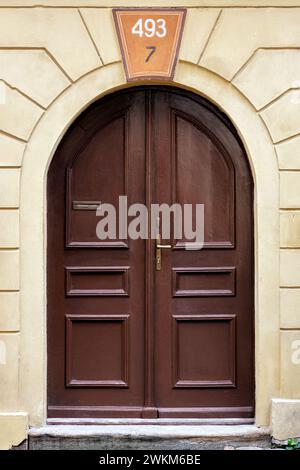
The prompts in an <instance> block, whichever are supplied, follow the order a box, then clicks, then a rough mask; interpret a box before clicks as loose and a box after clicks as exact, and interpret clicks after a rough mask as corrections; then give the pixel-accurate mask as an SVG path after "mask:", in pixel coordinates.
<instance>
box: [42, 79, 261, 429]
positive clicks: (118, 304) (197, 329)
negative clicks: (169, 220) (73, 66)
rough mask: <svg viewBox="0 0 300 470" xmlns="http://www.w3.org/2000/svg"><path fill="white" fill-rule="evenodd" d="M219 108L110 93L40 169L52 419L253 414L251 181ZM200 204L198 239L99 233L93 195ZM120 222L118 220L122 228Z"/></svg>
mask: <svg viewBox="0 0 300 470" xmlns="http://www.w3.org/2000/svg"><path fill="white" fill-rule="evenodd" d="M252 186H253V185H252V178H251V174H250V170H249V166H248V163H247V159H246V156H245V154H244V151H243V148H242V146H241V144H240V142H239V139H238V137H237V135H236V133H235V131H234V129H233V128H232V126H231V124H230V123H229V122H228V120H227V118H226V117H225V116H224V115H223V114H222V113H221V112H219V111H218V110H217V109H216V108H214V107H213V106H212V105H210V104H209V103H207V102H206V101H205V100H203V99H201V98H199V97H197V96H195V95H193V94H191V93H187V92H183V91H179V90H176V89H172V88H167V87H144V88H133V89H130V90H126V91H122V92H119V93H115V94H113V95H109V96H107V97H105V98H103V99H102V100H100V101H99V102H97V103H95V104H94V105H92V106H91V107H90V108H89V109H88V110H87V111H86V112H84V113H83V114H82V115H81V116H80V117H79V118H78V119H77V121H76V122H75V123H74V124H73V125H72V127H71V128H70V129H69V131H68V132H67V134H66V136H65V137H64V139H63V141H62V143H61V144H60V146H59V148H58V150H57V152H56V155H55V156H54V158H53V161H52V163H51V166H50V169H49V174H48V188H47V198H48V216H47V223H48V242H47V243H48V260H47V263H48V275H47V291H48V330H47V332H48V333H47V334H48V416H49V417H50V418H51V417H52V418H53V417H56V418H57V417H62V418H63V417H142V418H156V417H178V418H191V417H194V418H195V417H196V418H197V417H198V418H200V417H206V418H207V417H211V418H232V417H235V418H244V419H248V420H249V419H251V418H253V415H254V366H253V362H254V352H253V349H254V348H253V337H254V306H253V216H252V204H253V200H252V198H253V194H252V193H253V187H252ZM120 195H126V196H127V197H128V205H131V204H134V203H143V204H145V205H146V206H147V207H148V208H150V206H151V204H153V203H158V204H162V203H167V204H169V205H171V204H172V203H174V202H177V203H179V204H182V205H183V204H188V203H189V204H200V203H201V204H204V222H205V229H204V233H205V237H204V238H205V241H204V247H203V249H201V250H198V251H195V250H186V249H185V248H184V244H183V243H182V242H183V241H184V240H176V239H174V237H172V235H171V237H170V240H162V242H163V243H166V244H171V245H172V249H166V250H162V266H161V270H160V271H158V270H156V264H155V254H156V250H155V240H152V239H147V240H144V239H136V240H133V239H129V238H128V239H119V238H116V239H115V238H114V237H111V238H108V239H106V240H100V239H99V238H98V237H97V235H96V226H97V223H98V221H99V217H97V215H96V207H97V205H99V203H100V202H101V203H110V204H113V205H114V206H115V207H116V209H117V208H118V203H119V196H120ZM117 228H118V227H117Z"/></svg>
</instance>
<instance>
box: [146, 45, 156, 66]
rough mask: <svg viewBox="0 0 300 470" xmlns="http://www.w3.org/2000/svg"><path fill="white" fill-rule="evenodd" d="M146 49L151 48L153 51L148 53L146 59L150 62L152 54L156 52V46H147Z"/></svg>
mask: <svg viewBox="0 0 300 470" xmlns="http://www.w3.org/2000/svg"><path fill="white" fill-rule="evenodd" d="M146 49H149V50H151V52H150V53H149V55H147V57H146V60H145V62H149V60H150V57H151V56H152V55H153V54H154V52H155V51H156V46H146Z"/></svg>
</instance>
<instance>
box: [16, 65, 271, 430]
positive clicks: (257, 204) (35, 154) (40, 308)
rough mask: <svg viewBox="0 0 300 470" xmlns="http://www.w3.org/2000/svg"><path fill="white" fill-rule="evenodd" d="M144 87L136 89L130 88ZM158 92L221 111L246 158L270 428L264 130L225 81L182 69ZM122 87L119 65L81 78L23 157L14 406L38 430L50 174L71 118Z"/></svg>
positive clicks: (258, 363) (262, 417) (259, 393)
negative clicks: (187, 95)
mask: <svg viewBox="0 0 300 470" xmlns="http://www.w3.org/2000/svg"><path fill="white" fill-rule="evenodd" d="M148 83H149V82H148ZM146 84H147V82H141V83H137V84H136V85H146ZM149 84H151V85H153V84H155V83H154V82H151V83H149ZM156 84H158V85H159V83H156ZM164 85H170V86H178V87H181V88H185V89H188V90H190V91H193V92H194V93H196V94H198V95H201V96H204V97H205V98H206V99H208V100H209V101H211V102H212V103H213V104H215V105H216V106H217V107H218V108H220V109H221V110H222V111H223V112H224V113H225V114H227V116H228V118H229V119H230V120H231V122H232V123H233V125H234V126H235V128H236V130H237V132H238V134H239V136H240V138H241V140H242V143H243V145H244V148H245V152H246V154H247V156H248V160H249V164H250V168H251V171H252V176H253V180H254V245H255V247H254V257H255V381H256V412H255V419H256V424H257V425H268V424H269V417H270V405H271V398H272V397H274V396H279V365H280V348H279V210H278V198H279V181H278V168H277V161H276V153H275V150H274V147H273V145H272V142H271V139H270V136H269V133H268V130H267V128H266V127H265V124H264V123H263V121H262V120H261V118H260V116H259V114H258V113H257V112H256V110H255V108H254V107H253V106H252V105H251V104H250V103H249V101H248V100H247V99H246V98H245V97H244V96H243V95H242V94H241V93H240V92H239V91H238V90H237V89H236V88H234V87H233V86H232V84H230V83H228V82H227V81H226V80H224V79H222V78H220V77H219V76H217V75H216V74H214V73H211V72H208V71H207V70H204V69H201V68H199V67H198V66H196V65H194V64H190V63H183V62H182V63H179V64H178V66H177V71H176V74H175V78H174V82H170V83H164ZM126 87H128V84H127V83H126V82H125V77H124V72H123V66H122V64H121V63H113V64H110V65H107V66H105V67H101V68H100V69H97V70H95V71H94V72H91V73H90V74H88V75H86V76H84V77H82V78H81V79H79V80H78V81H77V82H76V83H74V84H73V85H72V86H71V87H69V88H68V89H66V90H65V91H64V92H63V93H62V94H61V95H60V96H59V97H58V98H57V99H56V100H55V101H54V103H53V104H52V105H51V106H50V107H49V109H48V110H47V111H46V112H45V113H44V115H43V116H42V118H41V119H40V121H39V122H38V123H37V125H36V127H35V129H34V130H33V132H32V135H31V138H30V141H29V143H28V144H27V146H26V150H25V153H24V159H23V168H22V173H21V189H20V237H21V251H20V276H21V293H20V308H21V325H22V329H21V344H20V364H19V365H20V388H19V389H20V397H19V403H20V408H21V409H22V410H24V411H26V412H27V413H28V414H29V424H30V425H33V426H41V425H43V424H44V423H45V421H46V416H47V413H46V397H47V370H46V367H47V350H46V340H47V332H46V318H47V316H46V315H47V304H46V293H47V290H46V287H47V286H46V254H47V239H46V234H47V227H46V213H47V212H46V211H47V205H46V184H47V171H48V167H49V164H50V161H51V159H52V157H53V155H54V154H55V151H56V149H57V146H58V144H59V142H60V140H61V139H62V137H63V135H64V134H65V132H66V130H67V129H68V128H69V126H70V125H71V124H72V122H74V120H75V119H76V117H77V116H78V115H79V114H80V113H81V112H82V111H83V110H85V109H86V108H87V107H88V106H89V105H90V104H91V103H92V102H93V101H96V100H98V99H99V98H101V97H102V96H104V95H105V94H108V93H112V92H113V91H115V90H117V89H120V88H126ZM253 136H255V138H253ZM265 188H268V191H266V190H265ZM258 234H259V236H258ZM32 286H34V295H33V292H32Z"/></svg>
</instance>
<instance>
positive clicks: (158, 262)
mask: <svg viewBox="0 0 300 470" xmlns="http://www.w3.org/2000/svg"><path fill="white" fill-rule="evenodd" d="M160 242H161V238H160V234H158V235H157V236H156V244H155V265H156V271H161V263H162V259H161V250H162V249H166V248H169V249H170V248H172V245H161V243H160Z"/></svg>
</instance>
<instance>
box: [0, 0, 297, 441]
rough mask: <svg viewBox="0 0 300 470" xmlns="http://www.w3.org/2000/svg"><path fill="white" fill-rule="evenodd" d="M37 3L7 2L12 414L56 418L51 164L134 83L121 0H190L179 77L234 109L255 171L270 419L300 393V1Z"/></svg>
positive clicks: (0, 62) (0, 201)
mask: <svg viewBox="0 0 300 470" xmlns="http://www.w3.org/2000/svg"><path fill="white" fill-rule="evenodd" d="M38 3H39V5H40V6H39V7H34V8H32V6H33V5H34V4H35V2H32V1H29V0H23V1H21V0H10V1H9V0H7V1H2V2H1V5H0V341H2V343H3V344H5V348H6V361H5V363H4V364H2V363H1V361H0V412H3V413H7V412H11V413H12V412H25V413H29V423H31V424H35V425H39V424H42V423H43V422H44V419H45V409H46V398H45V397H46V393H45V391H46V375H45V370H46V367H45V365H46V347H45V344H46V343H45V315H46V309H45V247H46V239H45V219H44V217H45V211H46V204H45V198H44V196H45V182H46V171H47V167H48V165H49V162H50V160H51V157H52V155H53V153H54V151H55V148H56V146H57V145H58V143H59V140H60V139H61V137H62V136H63V134H64V132H65V131H66V129H67V128H68V126H69V125H70V124H71V122H72V121H73V120H74V119H75V118H76V116H77V115H78V114H79V113H80V112H81V111H82V110H83V109H84V108H85V107H87V106H88V104H89V103H91V102H92V101H94V100H96V99H97V98H98V97H100V96H102V95H103V94H105V93H108V92H111V91H112V90H113V89H117V88H120V87H123V86H126V83H125V77H124V72H123V68H122V64H121V63H120V51H119V47H118V43H117V39H116V33H115V30H114V25H113V21H112V15H111V9H110V8H109V7H111V6H115V5H118V6H121V5H123V6H124V5H125V4H126V5H127V6H164V7H166V6H187V7H189V9H188V15H187V24H186V28H185V32H184V35H183V41H182V47H181V51H180V55H179V64H178V67H177V71H176V75H175V79H174V80H175V82H176V83H177V84H178V85H179V86H183V87H186V88H189V89H192V90H194V91H195V92H196V93H200V94H203V95H205V96H207V97H208V98H209V99H211V100H212V101H213V102H215V103H216V104H217V105H218V106H219V107H221V108H222V109H223V110H224V111H225V112H226V113H227V114H228V115H229V116H230V117H231V119H232V120H233V122H234V124H235V125H236V127H237V130H238V132H239V133H240V136H241V138H242V140H243V142H244V144H245V147H246V150H247V153H248V156H249V161H250V164H251V167H252V170H253V174H254V179H255V183H256V189H255V191H256V200H255V217H256V232H255V243H256V382H257V396H256V402H257V410H256V420H257V424H262V425H268V424H269V419H270V410H271V399H272V398H286V399H293V400H297V399H299V400H300V382H299V379H297V377H299V376H300V374H299V371H300V365H298V364H295V363H294V362H293V360H292V355H293V353H294V351H295V344H296V343H295V341H297V340H298V339H299V340H300V314H299V311H300V274H299V272H300V250H298V249H299V248H300V216H299V214H300V212H299V211H300V173H299V169H300V67H299V63H300V61H299V58H300V28H299V24H300V0H290V1H283V0H280V1H279V0H278V1H277V0H269V1H267V0H265V1H262V2H261V1H260V2H258V1H254V0H248V1H247V0H242V1H235V0H206V1H202V0H182V1H180V2H179V1H177V0H173V1H172V0H169V1H164V2H162V1H152V2H151V1H149V0H140V1H135V0H131V1H130V2H127V1H126V2H125V1H123V0H119V1H117V2H116V1H114V0H110V1H109V0H107V1H101V0H70V1H68V2H66V1H63V0H41V1H39V2H38ZM49 6H51V8H48V7H49ZM258 6H260V8H255V7H258ZM263 6H265V8H262V7H263ZM271 6H273V7H275V8H269V7H271ZM280 6H284V7H285V8H280ZM14 7H18V8H14ZM20 7H23V8H20ZM229 7H230V8H229ZM289 7H290V8H289ZM295 7H296V8H295ZM19 211H20V212H19ZM298 212H299V213H298ZM19 249H20V252H19ZM279 255H280V256H279ZM279 306H280V311H279ZM297 371H298V372H297ZM297 374H298V375H297ZM296 376H297V377H296ZM276 406H278V404H276ZM276 410H277V408H276ZM277 415H278V416H279V415H280V416H282V413H277V414H276V416H277ZM289 432H291V431H289ZM295 432H296V431H295ZM1 439H2V437H1V430H0V442H1Z"/></svg>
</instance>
